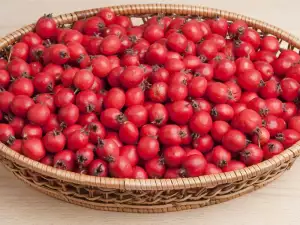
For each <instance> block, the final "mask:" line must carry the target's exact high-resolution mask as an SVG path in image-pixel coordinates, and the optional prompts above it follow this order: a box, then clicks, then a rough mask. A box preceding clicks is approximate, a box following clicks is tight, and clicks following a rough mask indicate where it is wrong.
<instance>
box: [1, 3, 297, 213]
mask: <svg viewBox="0 0 300 225" xmlns="http://www.w3.org/2000/svg"><path fill="white" fill-rule="evenodd" d="M111 8H112V9H113V10H114V11H115V12H116V13H117V14H122V15H128V16H130V17H132V18H140V21H141V22H145V21H146V20H147V18H149V17H150V16H152V15H156V14H161V13H164V14H167V15H170V16H174V17H175V16H186V17H197V16H201V17H205V18H207V17H215V16H222V17H225V18H227V19H228V21H234V20H237V19H242V20H244V21H246V22H247V23H248V24H249V26H252V27H253V28H254V29H256V30H258V31H259V32H260V34H261V35H265V34H272V35H274V36H276V37H277V38H278V39H279V40H280V43H281V47H282V48H286V49H293V50H295V51H296V50H297V51H298V49H299V48H300V40H298V39H297V38H295V37H294V36H292V35H291V34H289V33H287V32H285V31H283V30H281V29H279V28H277V27H274V26H272V25H269V24H266V23H264V22H262V21H258V20H254V19H252V18H249V17H245V16H242V15H239V14H235V13H231V12H227V11H222V10H216V9H210V8H206V7H201V6H186V5H163V4H152V5H125V6H114V7H111ZM98 10H99V9H92V10H85V11H80V12H75V13H69V14H64V15H60V16H57V17H55V19H56V21H57V23H58V24H59V25H64V26H68V25H70V24H72V23H73V22H75V21H77V20H78V19H83V18H87V17H90V16H94V15H95V14H96V13H97V12H98ZM33 28H34V25H33V24H31V25H28V26H26V27H23V28H21V29H19V30H17V31H15V32H13V33H11V34H9V35H7V36H6V37H4V38H2V39H0V50H1V53H2V54H3V55H4V56H6V57H8V50H7V49H8V47H9V46H10V45H12V44H14V43H15V42H16V41H18V40H19V39H20V37H21V36H22V35H24V34H25V33H27V32H29V31H32V30H33ZM299 155H300V146H299V143H297V144H295V145H294V146H292V147H290V148H289V149H286V150H285V151H284V152H283V153H281V154H280V155H278V156H276V157H274V158H272V159H269V160H267V161H264V162H262V163H260V164H258V165H254V166H251V167H247V168H245V169H242V170H238V171H234V172H228V173H222V174H215V175H209V176H201V177H194V178H180V179H160V180H158V179H148V180H134V179H116V178H99V177H92V176H87V175H80V174H76V173H72V172H67V171H62V170H58V169H55V168H53V167H49V166H46V165H43V164H40V163H38V162H36V161H33V160H30V159H28V158H26V157H24V156H22V155H20V154H18V153H16V152H14V151H13V150H11V149H9V148H8V147H7V146H5V145H4V144H2V143H0V161H1V162H2V163H3V164H4V166H5V167H6V168H7V169H8V170H9V171H11V172H12V173H13V174H14V175H15V176H16V177H17V178H19V179H21V180H22V181H24V182H25V183H27V184H29V185H31V186H32V187H34V188H36V189H38V190H39V191H41V192H44V193H46V194H48V195H50V196H52V197H55V198H58V199H61V200H64V201H67V202H70V203H73V204H77V205H81V206H85V207H89V208H94V209H100V210H109V211H125V212H141V213H151V212H168V211H177V210H184V209H191V208H198V207H203V206H207V205H211V204H217V203H221V202H224V201H227V200H230V199H233V198H236V197H238V196H241V195H243V194H246V193H249V192H251V191H254V190H256V189H258V188H261V187H263V186H264V185H266V184H268V183H270V182H271V181H273V180H275V179H276V178H278V177H279V176H280V175H281V174H282V173H283V172H285V171H286V170H287V169H289V168H290V167H291V166H292V164H293V163H294V161H295V159H296V158H297V157H298V156H299Z"/></svg>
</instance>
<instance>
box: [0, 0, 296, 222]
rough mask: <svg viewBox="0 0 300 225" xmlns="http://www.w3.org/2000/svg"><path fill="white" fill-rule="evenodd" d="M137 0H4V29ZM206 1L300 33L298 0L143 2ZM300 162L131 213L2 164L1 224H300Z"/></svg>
mask: <svg viewBox="0 0 300 225" xmlns="http://www.w3.org/2000/svg"><path fill="white" fill-rule="evenodd" d="M139 2H142V1H138V0H127V1H122V0H110V1H108V2H106V3H105V2H104V1H99V0H10V1H8V0H1V7H0V35H5V34H6V33H8V32H11V31H13V30H14V29H17V28H19V27H21V26H24V25H26V24H27V23H31V22H33V21H35V20H36V19H37V18H38V17H39V16H41V15H43V14H44V13H50V12H52V13H54V14H56V15H57V14H60V13H65V12H72V11H76V10H81V9H88V8H95V7H100V6H104V5H108V4H110V5H118V4H126V3H128V4H132V3H139ZM157 2H160V3H181V4H182V3H184V4H199V3H201V4H203V5H206V6H210V7H215V8H220V9H226V10H230V11H234V12H238V13H241V14H245V15H248V16H251V17H254V18H257V19H261V20H264V21H266V22H269V23H271V24H274V25H276V26H279V27H281V28H283V29H285V30H287V31H289V32H291V33H294V34H296V35H298V36H300V26H299V25H298V24H299V21H300V13H299V12H298V11H299V7H300V2H299V1H298V0H288V1H282V0H252V1H251V2H250V1H241V0H226V1H225V0H202V1H196V0H185V1H178V0H176V1H175V0H169V1H163V0H160V1H155V0H152V1H146V0H144V1H143V3H157ZM299 170H300V162H296V163H295V165H294V166H293V168H292V169H291V171H288V172H287V173H286V174H284V175H283V176H282V177H281V178H280V179H278V180H277V181H275V182H273V183H272V184H270V185H268V186H267V187H265V188H263V189H261V190H258V191H256V192H254V193H251V194H248V195H246V196H243V197H240V198H239V199H235V200H232V201H230V202H226V203H223V204H219V205H215V206H210V207H206V208H202V209H195V210H190V211H183V212H176V213H167V214H159V215H157V214H156V215H154V214H126V213H114V212H101V211H95V210H90V209H85V208H81V207H78V206H74V205H71V204H68V203H65V202H61V201H59V200H56V199H52V198H51V197H48V196H45V195H44V194H41V193H39V192H37V191H35V190H33V189H31V188H29V187H28V186H26V185H25V184H23V183H22V182H20V181H19V180H17V179H16V178H14V177H13V176H12V175H11V174H10V173H8V172H7V171H6V170H5V169H4V168H3V167H2V166H0V224H1V225H6V224H14V225H19V224H22V225H40V224H41V225H50V224H53V225H60V224H63V225H69V224H70V225H77V224H78V225H79V224H80V225H82V224H89V225H90V224H91V225H94V224H97V225H99V224H105V225H110V224H122V225H127V224H128V225H137V224H145V225H152V224H156V225H157V224H174V225H177V224H201V225H216V224H219V225H229V224H230V225H269V224H272V225H296V224H297V225H298V224H299V223H300V213H299V209H298V204H299V200H300V179H299V176H298V174H299V172H298V171H299Z"/></svg>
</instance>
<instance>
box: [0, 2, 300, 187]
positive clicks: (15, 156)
mask: <svg viewBox="0 0 300 225" xmlns="http://www.w3.org/2000/svg"><path fill="white" fill-rule="evenodd" d="M107 7H109V8H111V9H113V10H114V11H115V12H116V13H118V14H123V15H142V14H152V13H166V14H172V13H175V14H179V15H201V16H206V17H213V16H217V15H219V16H222V17H225V18H226V19H228V20H233V21H234V20H237V19H241V20H244V21H245V22H247V23H248V24H249V25H250V26H252V27H255V28H258V29H260V30H262V31H263V32H267V33H269V34H272V35H274V36H277V37H278V38H281V39H283V40H285V41H286V42H288V43H289V44H292V45H293V46H295V47H297V48H300V40H299V39H298V38H296V37H295V36H293V35H291V34H290V33H288V32H285V31H283V30H282V29H280V28H277V27H275V26H273V25H270V24H268V23H265V22H262V21H260V20H256V19H252V18H250V17H247V16H243V15H241V14H237V13H232V12H228V11H224V10H219V9H213V8H208V7H204V6H193V5H177V4H136V5H119V6H107ZM99 9H100V8H96V9H90V10H83V11H77V12H74V13H68V14H62V15H59V16H56V17H55V20H56V21H57V23H58V24H64V23H71V22H74V21H76V20H78V19H83V18H86V17H90V16H93V15H95V14H96V13H97V12H98V11H99ZM33 29H34V24H30V25H27V26H25V27H23V28H21V29H19V30H17V31H15V32H12V33H10V34H8V35H6V36H5V37H3V38H0V50H1V49H4V48H5V47H7V46H8V45H11V44H13V43H14V42H16V41H18V40H19V39H20V37H21V36H22V35H24V34H25V33H27V32H29V31H32V30H33ZM0 155H2V157H4V158H6V159H8V160H10V161H12V162H14V163H16V164H19V165H21V166H24V167H26V168H29V169H31V170H33V171H35V172H38V173H40V174H42V175H44V176H50V177H53V178H56V179H59V180H64V181H67V182H71V183H75V184H79V185H86V186H91V187H100V188H101V187H102V188H112V189H121V190H175V189H183V188H194V187H212V186H216V185H220V184H226V183H231V182H236V181H241V180H243V179H246V178H251V177H254V176H259V175H261V174H262V173H265V172H267V171H271V170H272V169H274V168H275V167H277V166H278V165H281V164H283V163H285V162H287V161H290V160H291V159H292V158H295V157H298V156H299V155H300V141H299V142H298V143H296V144H295V145H293V146H292V147H290V148H288V149H286V150H284V151H283V152H282V153H281V154H279V155H277V156H275V157H273V158H271V159H269V160H266V161H263V162H261V163H259V164H257V165H253V166H250V167H246V168H244V169H241V170H237V171H233V172H227V173H220V174H214V175H205V176H200V177H192V178H178V179H146V180H143V179H120V178H107V177H105V178H100V177H95V176H89V175H84V174H78V173H74V172H69V171H64V170H60V169H56V168H54V167H51V166H47V165H44V164H42V163H39V162H37V161H34V160H31V159H29V158H27V157H25V156H23V155H21V154H19V153H17V152H15V151H13V150H12V149H10V148H9V147H7V146H6V145H4V144H3V143H1V142H0Z"/></svg>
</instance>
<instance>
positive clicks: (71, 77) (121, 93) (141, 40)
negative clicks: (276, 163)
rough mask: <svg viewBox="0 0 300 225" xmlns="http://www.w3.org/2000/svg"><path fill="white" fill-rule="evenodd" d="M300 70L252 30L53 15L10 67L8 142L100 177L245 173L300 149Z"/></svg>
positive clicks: (3, 63) (3, 106)
mask: <svg viewBox="0 0 300 225" xmlns="http://www.w3.org/2000/svg"><path fill="white" fill-rule="evenodd" d="M299 62H300V56H299V55H298V54H297V53H296V52H295V51H293V50H281V49H280V44H279V41H278V40H277V39H276V37H274V36H262V35H261V34H260V33H258V32H257V31H256V30H254V29H252V28H250V27H248V25H247V24H246V23H245V22H243V21H240V20H237V21H234V22H233V23H228V21H227V20H226V19H224V18H219V17H218V18H214V19H206V20H203V19H202V20H201V19H198V18H194V19H191V18H187V17H177V18H171V17H167V16H153V17H152V18H150V19H149V20H148V21H147V22H146V23H145V24H142V25H138V26H133V25H132V22H131V20H130V18H129V17H126V16H117V15H115V14H114V13H113V12H112V11H111V10H110V9H107V8H106V9H102V10H100V12H99V13H98V14H97V15H96V16H94V17H91V18H87V19H84V20H79V21H77V22H75V23H74V24H73V25H72V28H65V27H58V26H57V24H56V22H55V21H54V19H53V18H51V16H50V15H47V16H44V17H42V18H40V19H39V20H38V22H37V23H36V27H35V32H29V33H27V34H25V35H24V36H23V37H22V38H21V40H20V42H18V43H16V44H15V45H13V46H12V47H11V49H10V53H9V56H8V59H7V60H6V59H1V60H0V69H1V70H0V87H1V92H0V121H1V123H0V141H2V142H3V143H5V144H6V145H8V146H9V147H10V148H11V149H13V150H15V151H17V152H19V153H21V154H24V155H25V156H27V157H29V158H31V159H33V160H36V161H39V162H41V163H44V164H47V165H50V166H54V167H56V168H60V169H64V170H69V171H75V172H79V173H85V174H89V175H94V176H100V177H106V176H111V177H119V178H177V177H194V176H201V175H205V174H214V173H221V172H227V171H233V170H236V169H241V168H244V167H245V166H251V165H254V164H257V163H259V162H261V161H263V160H264V159H269V158H271V157H273V156H275V155H277V154H279V153H281V152H282V151H283V150H284V149H285V148H288V147H290V146H291V145H293V144H295V143H296V142H297V141H298V140H299V139H300V111H299V110H298V108H297V104H298V103H299V97H300V94H299V87H300V85H299V83H300V64H299Z"/></svg>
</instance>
